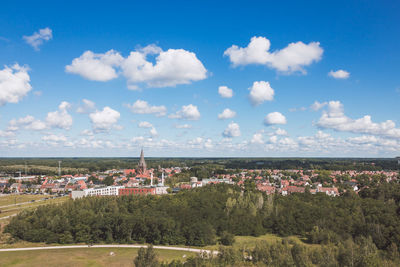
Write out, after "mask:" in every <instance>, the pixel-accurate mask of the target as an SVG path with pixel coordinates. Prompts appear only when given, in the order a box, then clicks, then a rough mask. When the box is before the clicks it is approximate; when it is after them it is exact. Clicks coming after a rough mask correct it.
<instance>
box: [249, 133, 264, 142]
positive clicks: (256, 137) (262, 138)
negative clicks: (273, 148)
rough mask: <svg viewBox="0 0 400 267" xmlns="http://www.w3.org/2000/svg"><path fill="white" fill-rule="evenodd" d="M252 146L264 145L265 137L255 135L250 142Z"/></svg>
mask: <svg viewBox="0 0 400 267" xmlns="http://www.w3.org/2000/svg"><path fill="white" fill-rule="evenodd" d="M250 142H251V143H252V144H259V145H261V144H264V137H263V134H262V133H255V134H253V137H252V138H251V141H250Z"/></svg>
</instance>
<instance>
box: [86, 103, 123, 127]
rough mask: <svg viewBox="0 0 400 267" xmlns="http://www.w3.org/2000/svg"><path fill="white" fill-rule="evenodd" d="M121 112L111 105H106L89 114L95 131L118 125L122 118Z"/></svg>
mask: <svg viewBox="0 0 400 267" xmlns="http://www.w3.org/2000/svg"><path fill="white" fill-rule="evenodd" d="M120 116H121V115H120V113H119V112H118V111H116V110H114V109H112V108H110V107H104V108H103V110H96V111H95V112H93V113H90V114H89V118H90V121H91V122H92V126H93V129H94V130H95V131H100V132H101V131H108V130H110V129H111V128H113V127H115V126H117V125H116V124H117V122H118V120H119V118H120Z"/></svg>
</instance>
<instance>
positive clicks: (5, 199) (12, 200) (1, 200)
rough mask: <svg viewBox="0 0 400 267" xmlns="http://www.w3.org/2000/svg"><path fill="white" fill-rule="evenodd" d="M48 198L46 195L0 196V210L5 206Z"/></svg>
mask: <svg viewBox="0 0 400 267" xmlns="http://www.w3.org/2000/svg"><path fill="white" fill-rule="evenodd" d="M46 197H49V196H48V195H17V194H9V195H0V208H1V207H3V206H7V205H13V204H19V203H24V202H29V201H32V200H39V199H42V198H46Z"/></svg>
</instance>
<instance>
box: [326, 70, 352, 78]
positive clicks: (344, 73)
mask: <svg viewBox="0 0 400 267" xmlns="http://www.w3.org/2000/svg"><path fill="white" fill-rule="evenodd" d="M328 76H331V77H332V78H335V79H347V78H349V77H350V72H348V71H345V70H337V71H333V70H331V71H330V72H329V73H328Z"/></svg>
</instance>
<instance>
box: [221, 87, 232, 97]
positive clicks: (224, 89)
mask: <svg viewBox="0 0 400 267" xmlns="http://www.w3.org/2000/svg"><path fill="white" fill-rule="evenodd" d="M218 94H219V95H220V96H221V97H223V98H231V97H232V96H233V90H232V89H230V88H228V87H227V86H220V87H218Z"/></svg>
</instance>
